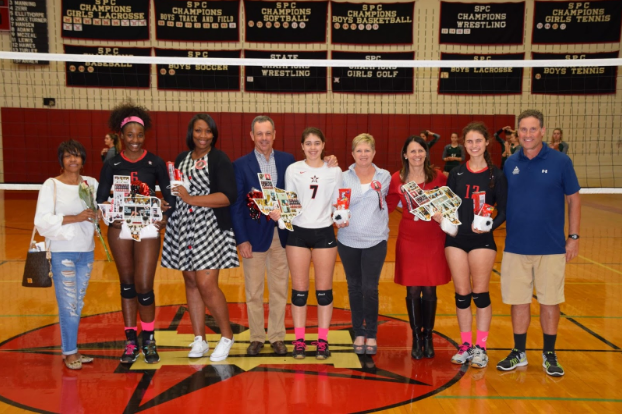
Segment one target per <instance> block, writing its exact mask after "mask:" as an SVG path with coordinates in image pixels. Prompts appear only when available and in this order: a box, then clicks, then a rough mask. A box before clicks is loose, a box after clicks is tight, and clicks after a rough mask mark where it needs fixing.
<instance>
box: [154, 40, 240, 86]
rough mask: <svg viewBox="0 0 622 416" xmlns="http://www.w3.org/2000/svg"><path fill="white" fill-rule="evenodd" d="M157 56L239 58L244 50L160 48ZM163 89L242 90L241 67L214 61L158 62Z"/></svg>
mask: <svg viewBox="0 0 622 416" xmlns="http://www.w3.org/2000/svg"><path fill="white" fill-rule="evenodd" d="M155 53H156V56H177V57H180V58H239V57H240V51H239V50H238V51H196V50H173V49H157V48H156V50H155ZM157 67H158V68H157V71H158V89H159V90H192V91H239V90H240V67H239V66H229V65H212V64H207V63H206V64H204V65H203V64H198V65H197V64H163V65H161V64H158V65H157Z"/></svg>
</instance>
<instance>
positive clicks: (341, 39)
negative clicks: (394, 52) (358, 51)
mask: <svg viewBox="0 0 622 416" xmlns="http://www.w3.org/2000/svg"><path fill="white" fill-rule="evenodd" d="M330 5H331V6H330V7H331V10H332V16H331V34H332V42H333V43H346V44H358V45H380V44H384V45H395V44H412V42H413V20H414V10H415V2H408V3H384V4H379V3H336V2H331V4H330Z"/></svg>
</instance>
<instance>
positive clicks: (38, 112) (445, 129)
mask: <svg viewBox="0 0 622 416" xmlns="http://www.w3.org/2000/svg"><path fill="white" fill-rule="evenodd" d="M1 111H2V137H3V140H2V144H3V153H4V180H5V182H6V183H42V182H43V181H45V179H47V178H48V177H50V176H57V175H58V174H59V170H60V167H59V164H58V159H57V153H56V152H57V148H58V145H59V143H61V142H62V141H64V140H69V139H74V140H78V141H80V142H81V143H82V144H83V145H84V147H85V148H86V151H87V163H86V165H85V168H84V174H85V175H89V176H93V177H95V178H98V177H99V171H100V169H101V167H102V161H101V158H100V152H101V149H102V148H103V147H104V136H105V135H106V133H108V128H107V120H108V115H109V112H108V111H99V110H55V109H52V110H50V109H31V108H2V109H1ZM193 115H194V113H189V112H164V111H152V112H151V117H152V118H153V120H152V121H153V129H152V130H151V131H149V132H148V133H147V139H146V140H145V145H144V147H145V148H146V149H147V150H149V151H151V152H153V153H155V154H157V155H159V156H160V157H162V158H163V159H164V160H165V161H169V160H171V161H172V160H175V157H176V156H177V155H178V154H179V153H180V152H181V151H183V150H186V144H185V137H186V132H187V128H188V121H189V120H190V119H191V118H192V116H193ZM210 115H211V116H212V117H213V118H214V120H215V121H216V124H217V126H218V130H219V138H218V143H217V145H216V147H218V148H220V149H222V150H223V151H225V152H226V153H227V155H228V156H229V157H230V158H231V160H235V159H237V158H238V157H240V156H242V155H244V154H246V153H248V152H250V151H251V150H252V149H253V143H252V141H251V139H250V136H249V132H250V125H251V122H252V121H253V118H254V117H255V116H256V114H248V113H211V114H210ZM267 115H269V116H270V117H272V119H273V120H274V122H275V125H276V142H275V145H274V147H275V149H277V150H283V151H286V152H290V153H293V154H294V156H295V157H296V159H297V160H298V159H302V158H303V155H302V151H301V149H300V134H301V133H302V131H303V130H304V128H305V127H308V126H314V127H319V128H320V129H322V131H323V132H324V134H325V135H326V154H329V155H330V154H334V155H336V156H337V158H338V159H339V164H340V165H341V167H342V168H343V169H345V168H347V167H348V166H349V165H350V164H351V163H353V159H352V155H351V144H352V139H353V138H354V137H355V136H356V135H358V134H359V133H370V134H371V135H373V136H374V138H375V139H376V157H375V159H374V163H375V164H376V165H377V166H379V167H382V168H385V169H387V170H389V171H390V172H394V171H396V170H398V169H399V167H400V164H401V155H400V151H401V148H402V145H403V144H404V141H405V140H406V138H407V137H408V136H409V135H413V134H419V132H420V131H421V130H424V129H429V130H432V131H433V132H435V133H438V134H440V135H441V140H440V141H439V142H438V143H437V144H436V145H435V146H434V147H433V148H432V151H431V158H432V162H433V163H435V164H436V165H437V166H439V167H440V168H441V169H442V167H443V165H444V162H443V161H442V160H441V154H442V152H443V148H444V147H445V145H446V144H448V143H449V142H450V140H449V137H450V135H451V133H452V132H457V133H460V132H461V130H462V128H463V127H464V126H465V125H466V124H468V123H469V122H470V121H473V120H480V121H483V122H484V123H486V125H487V126H488V128H489V130H490V133H491V141H490V145H489V151H490V152H491V155H492V157H493V161H494V162H495V164H497V165H498V164H499V163H500V161H501V146H500V145H499V144H498V143H496V142H495V141H494V138H492V134H493V133H494V132H495V131H496V130H498V129H499V128H501V127H503V126H513V125H514V120H515V117H514V116H513V115H509V114H508V115H442V114H420V115H414V114H413V115H409V114H386V115H385V114H299V113H279V114H267Z"/></svg>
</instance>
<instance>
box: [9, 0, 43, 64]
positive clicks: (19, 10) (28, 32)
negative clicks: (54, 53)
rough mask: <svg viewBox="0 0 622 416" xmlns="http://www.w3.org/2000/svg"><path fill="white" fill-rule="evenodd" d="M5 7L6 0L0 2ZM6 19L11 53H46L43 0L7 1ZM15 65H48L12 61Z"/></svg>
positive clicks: (40, 62)
mask: <svg viewBox="0 0 622 416" xmlns="http://www.w3.org/2000/svg"><path fill="white" fill-rule="evenodd" d="M2 4H3V5H6V0H3V1H2ZM8 4H9V7H8V16H7V25H8V18H9V16H10V20H11V50H12V51H13V52H32V53H48V52H49V51H50V42H49V37H48V15H47V6H46V2H45V1H44V0H38V1H18V0H9V2H8ZM13 63H15V64H37V65H48V64H49V62H48V61H35V60H25V59H14V60H13Z"/></svg>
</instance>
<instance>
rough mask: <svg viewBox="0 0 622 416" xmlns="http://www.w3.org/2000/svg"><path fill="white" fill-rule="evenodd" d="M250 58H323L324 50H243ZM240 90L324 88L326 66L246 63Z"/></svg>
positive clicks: (300, 91) (274, 91) (324, 90)
mask: <svg viewBox="0 0 622 416" xmlns="http://www.w3.org/2000/svg"><path fill="white" fill-rule="evenodd" d="M244 57H245V58H250V59H281V60H282V59H324V60H325V59H326V52H295V51H281V52H265V51H248V50H247V51H244ZM244 71H245V73H246V82H245V83H244V90H246V91H253V92H273V93H281V92H283V93H291V92H296V93H311V92H326V67H313V66H306V67H294V66H292V67H287V66H285V67H283V66H247V67H245V69H244Z"/></svg>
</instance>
